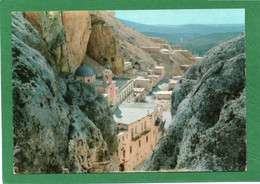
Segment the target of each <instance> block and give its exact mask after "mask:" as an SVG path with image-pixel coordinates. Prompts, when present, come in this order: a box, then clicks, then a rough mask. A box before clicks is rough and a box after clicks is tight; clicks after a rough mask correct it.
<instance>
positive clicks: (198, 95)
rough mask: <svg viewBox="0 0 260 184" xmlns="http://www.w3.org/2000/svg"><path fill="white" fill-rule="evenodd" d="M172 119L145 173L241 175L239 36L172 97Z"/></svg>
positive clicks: (242, 66)
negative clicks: (214, 172)
mask: <svg viewBox="0 0 260 184" xmlns="http://www.w3.org/2000/svg"><path fill="white" fill-rule="evenodd" d="M172 115H173V120H172V124H171V125H170V127H169V129H168V130H167V132H166V134H165V135H164V136H163V137H162V138H161V139H160V141H159V144H158V145H157V147H156V149H155V150H154V152H153V154H152V155H151V156H150V158H149V159H148V160H147V163H146V169H147V170H173V171H178V170H179V171H183V170H191V171H245V170H246V93H245V36H244V35H242V36H240V37H238V38H235V39H233V40H230V41H228V42H226V43H223V44H220V45H218V46H217V47H215V48H213V49H212V50H210V51H209V52H208V53H207V54H206V55H205V56H204V58H203V59H202V60H200V61H198V63H196V64H195V65H194V66H193V67H192V68H191V69H189V70H188V71H187V72H186V73H185V74H184V76H183V77H182V79H180V81H179V82H178V83H177V85H176V86H175V89H174V91H173V93H172Z"/></svg>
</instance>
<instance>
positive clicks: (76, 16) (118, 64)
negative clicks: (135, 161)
mask: <svg viewBox="0 0 260 184" xmlns="http://www.w3.org/2000/svg"><path fill="white" fill-rule="evenodd" d="M23 15H24V17H25V19H26V20H27V21H28V22H29V23H30V24H31V25H32V26H33V28H34V29H35V30H36V31H37V32H38V33H39V35H40V36H41V37H42V41H43V42H45V46H46V48H44V50H43V51H44V52H41V54H43V55H44V57H45V58H46V59H47V61H48V62H49V63H51V64H52V66H55V67H56V71H57V72H72V73H73V72H74V71H75V69H76V68H77V67H79V66H80V65H81V64H82V63H84V64H87V65H88V64H89V63H88V62H89V57H90V58H91V59H92V60H91V61H95V62H96V63H97V64H95V66H97V70H95V69H94V71H95V72H98V71H100V70H101V69H102V67H103V66H104V65H105V64H106V63H109V64H110V65H111V67H112V71H113V73H114V74H115V76H118V77H129V76H131V75H132V73H133V71H124V70H123V69H124V62H132V64H133V65H135V68H137V69H140V70H147V69H153V68H154V66H157V65H162V66H164V67H165V69H166V76H167V77H171V76H172V75H181V74H183V73H182V70H181V69H180V67H179V65H181V64H193V63H192V61H190V60H188V59H186V58H185V57H183V56H182V55H181V54H178V53H173V54H172V55H171V57H170V60H171V62H170V61H168V60H167V61H165V60H163V59H161V58H160V57H159V56H158V55H154V54H151V53H148V52H146V51H144V50H143V49H141V47H142V46H146V47H157V46H158V45H157V44H156V43H155V42H153V41H151V40H150V39H149V38H148V37H146V36H145V35H143V34H141V33H138V32H137V31H135V30H134V29H132V28H130V27H128V26H126V25H125V24H123V23H122V22H121V21H119V20H117V19H116V18H115V17H114V13H113V12H112V11H62V12H60V11H49V12H24V13H23ZM19 24H21V22H20V23H19ZM26 39H27V38H26ZM30 39H32V38H30ZM36 50H37V49H36ZM38 51H39V52H40V51H42V50H38ZM92 63H93V62H91V64H92Z"/></svg>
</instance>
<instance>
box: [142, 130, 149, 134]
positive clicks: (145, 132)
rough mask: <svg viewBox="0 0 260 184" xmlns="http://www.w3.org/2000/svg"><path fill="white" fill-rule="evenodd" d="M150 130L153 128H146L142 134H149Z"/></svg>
mask: <svg viewBox="0 0 260 184" xmlns="http://www.w3.org/2000/svg"><path fill="white" fill-rule="evenodd" d="M149 132H151V130H145V131H144V132H142V133H141V135H146V134H148V133H149Z"/></svg>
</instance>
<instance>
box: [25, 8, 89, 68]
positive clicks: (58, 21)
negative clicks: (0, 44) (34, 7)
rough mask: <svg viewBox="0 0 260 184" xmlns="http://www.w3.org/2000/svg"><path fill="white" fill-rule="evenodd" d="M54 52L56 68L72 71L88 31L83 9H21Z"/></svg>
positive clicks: (51, 51) (86, 42)
mask: <svg viewBox="0 0 260 184" xmlns="http://www.w3.org/2000/svg"><path fill="white" fill-rule="evenodd" d="M24 17H25V18H26V19H27V20H28V21H29V22H30V23H31V24H32V25H33V27H34V28H35V29H36V30H37V31H38V32H39V33H40V35H41V36H42V38H43V40H44V41H45V43H46V45H47V47H48V50H49V52H50V53H51V54H52V55H53V56H54V58H55V61H56V66H57V69H58V71H63V72H68V71H71V72H74V71H75V69H76V68H77V67H79V66H80V64H81V62H82V60H83V58H84V56H85V55H86V50H87V44H88V40H89V36H90V32H91V19H90V14H89V13H88V12H86V11H73V12H72V11H66V12H24Z"/></svg>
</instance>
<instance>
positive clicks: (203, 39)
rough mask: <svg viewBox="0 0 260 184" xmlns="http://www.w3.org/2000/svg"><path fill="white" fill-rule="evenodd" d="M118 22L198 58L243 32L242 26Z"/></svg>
mask: <svg viewBox="0 0 260 184" xmlns="http://www.w3.org/2000/svg"><path fill="white" fill-rule="evenodd" d="M119 20H120V21H121V22H123V23H124V24H126V25H127V26H129V27H131V28H132V29H134V30H136V31H138V32H140V33H142V34H145V35H146V36H148V37H161V38H163V39H164V40H166V41H168V43H169V44H170V45H181V46H182V47H183V49H187V50H189V51H191V52H192V53H193V54H197V55H200V56H203V55H204V54H205V53H206V52H207V51H208V50H210V49H211V48H213V47H214V46H216V45H218V44H220V43H222V42H225V41H227V40H230V39H232V38H234V37H237V36H238V35H240V34H241V33H242V32H244V30H245V26H244V25H243V24H207V25H206V24H203V25H200V24H187V25H146V24H139V23H136V22H131V21H128V20H123V19H119Z"/></svg>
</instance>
